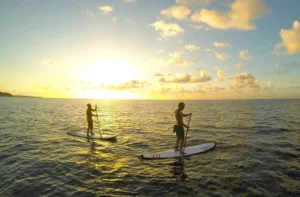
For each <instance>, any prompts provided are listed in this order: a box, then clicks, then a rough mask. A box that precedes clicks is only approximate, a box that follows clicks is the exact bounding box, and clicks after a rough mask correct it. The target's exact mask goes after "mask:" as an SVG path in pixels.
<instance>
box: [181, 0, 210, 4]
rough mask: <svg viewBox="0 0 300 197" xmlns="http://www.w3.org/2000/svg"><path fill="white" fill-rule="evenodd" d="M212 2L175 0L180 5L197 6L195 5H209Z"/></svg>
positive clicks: (205, 0) (207, 0)
mask: <svg viewBox="0 0 300 197" xmlns="http://www.w3.org/2000/svg"><path fill="white" fill-rule="evenodd" d="M211 2H212V0H176V3H177V4H180V5H193V4H194V5H197V4H200V5H202V4H210V3H211Z"/></svg>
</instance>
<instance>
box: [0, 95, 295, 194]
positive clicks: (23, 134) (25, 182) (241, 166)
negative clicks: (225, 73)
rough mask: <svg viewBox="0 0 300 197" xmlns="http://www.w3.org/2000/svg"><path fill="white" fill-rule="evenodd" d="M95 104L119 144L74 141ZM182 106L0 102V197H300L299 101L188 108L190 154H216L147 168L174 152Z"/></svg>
mask: <svg viewBox="0 0 300 197" xmlns="http://www.w3.org/2000/svg"><path fill="white" fill-rule="evenodd" d="M88 102H91V104H92V105H98V108H99V113H98V114H99V121H101V124H100V130H101V131H103V132H105V133H106V134H116V133H118V134H119V136H118V138H117V141H115V142H109V141H99V140H94V141H92V140H90V141H88V140H87V139H84V138H78V137H73V136H69V135H67V132H68V131H79V132H84V131H85V129H86V126H87V123H86V115H85V111H86V104H87V103H88ZM177 103H178V101H141V100H134V101H125V100H121V101H117V100H115V101H106V100H75V99H39V98H4V97H0V135H1V136H0V196H1V197H2V196H3V197H8V196H30V197H34V196H156V197H158V196H242V197H246V196H270V197H273V196H300V100H231V101H186V109H185V110H184V112H185V113H189V112H192V113H193V116H192V119H191V123H190V131H189V133H188V138H187V145H188V146H191V145H197V144H202V143H206V142H216V143H217V146H216V148H215V149H213V150H211V151H209V152H207V153H204V154H199V155H195V156H192V157H190V159H189V160H185V162H184V165H182V166H180V165H176V164H177V163H176V161H175V160H174V159H167V160H155V161H153V160H152V161H150V160H140V159H139V158H138V156H139V155H141V154H146V153H151V152H157V151H163V150H166V149H170V148H172V147H174V144H175V135H174V134H173V133H172V127H173V125H174V116H173V113H174V110H175V109H176V107H177ZM185 122H187V119H185ZM95 126H96V128H95V132H96V133H97V132H98V130H97V125H95Z"/></svg>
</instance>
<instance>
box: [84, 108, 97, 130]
mask: <svg viewBox="0 0 300 197" xmlns="http://www.w3.org/2000/svg"><path fill="white" fill-rule="evenodd" d="M87 107H88V108H87V110H86V117H87V122H88V128H87V130H86V134H87V136H89V131H91V135H94V133H93V118H92V116H95V117H96V116H97V115H94V114H93V113H92V111H96V110H97V106H95V109H92V106H91V104H89V103H88V104H87Z"/></svg>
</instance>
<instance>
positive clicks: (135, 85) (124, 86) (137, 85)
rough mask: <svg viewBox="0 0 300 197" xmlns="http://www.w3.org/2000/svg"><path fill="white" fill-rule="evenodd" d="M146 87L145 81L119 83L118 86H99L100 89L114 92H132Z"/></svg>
mask: <svg viewBox="0 0 300 197" xmlns="http://www.w3.org/2000/svg"><path fill="white" fill-rule="evenodd" d="M146 85H148V83H147V82H145V81H138V80H131V81H128V82H124V83H121V84H120V85H108V86H106V85H104V84H101V88H103V89H106V90H114V91H123V90H133V89H142V88H144V87H145V86H146Z"/></svg>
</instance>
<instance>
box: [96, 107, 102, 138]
mask: <svg viewBox="0 0 300 197" xmlns="http://www.w3.org/2000/svg"><path fill="white" fill-rule="evenodd" d="M97 112H98V109H96V116H97V125H98V131H99V135H100V138H102V135H101V132H100V128H99V120H98V113H97Z"/></svg>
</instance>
